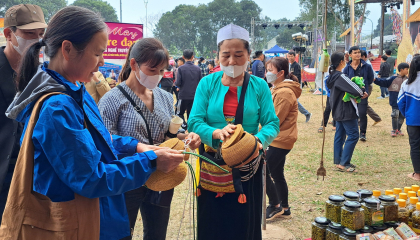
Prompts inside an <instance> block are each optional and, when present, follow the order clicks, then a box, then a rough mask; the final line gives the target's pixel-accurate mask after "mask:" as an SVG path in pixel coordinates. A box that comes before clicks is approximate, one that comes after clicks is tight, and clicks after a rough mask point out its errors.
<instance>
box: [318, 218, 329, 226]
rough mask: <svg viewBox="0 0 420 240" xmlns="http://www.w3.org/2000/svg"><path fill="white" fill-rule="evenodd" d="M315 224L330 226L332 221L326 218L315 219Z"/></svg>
mask: <svg viewBox="0 0 420 240" xmlns="http://www.w3.org/2000/svg"><path fill="white" fill-rule="evenodd" d="M315 222H316V223H318V224H321V225H328V224H329V223H330V222H331V221H330V220H328V219H327V218H325V217H317V218H315Z"/></svg>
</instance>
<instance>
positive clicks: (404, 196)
mask: <svg viewBox="0 0 420 240" xmlns="http://www.w3.org/2000/svg"><path fill="white" fill-rule="evenodd" d="M398 197H399V198H400V199H404V200H407V199H408V195H407V193H400V194H399V195H398Z"/></svg>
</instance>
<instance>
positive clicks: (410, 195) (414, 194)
mask: <svg viewBox="0 0 420 240" xmlns="http://www.w3.org/2000/svg"><path fill="white" fill-rule="evenodd" d="M407 195H408V198H407V206H408V204H410V198H412V197H415V198H417V194H416V192H414V191H409V192H408V194H407Z"/></svg>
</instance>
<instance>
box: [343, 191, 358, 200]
mask: <svg viewBox="0 0 420 240" xmlns="http://www.w3.org/2000/svg"><path fill="white" fill-rule="evenodd" d="M343 195H344V197H346V198H348V199H352V200H358V199H359V194H358V193H357V192H352V191H347V192H344V193H343Z"/></svg>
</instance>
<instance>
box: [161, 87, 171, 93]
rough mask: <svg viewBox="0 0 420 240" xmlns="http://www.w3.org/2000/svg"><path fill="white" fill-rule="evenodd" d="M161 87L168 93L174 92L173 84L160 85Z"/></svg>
mask: <svg viewBox="0 0 420 240" xmlns="http://www.w3.org/2000/svg"><path fill="white" fill-rule="evenodd" d="M160 88H162V89H163V90H165V91H167V92H168V93H172V86H160Z"/></svg>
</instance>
